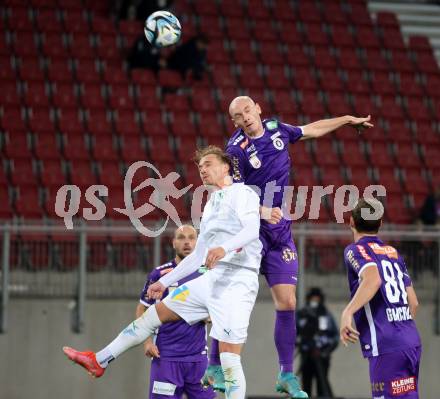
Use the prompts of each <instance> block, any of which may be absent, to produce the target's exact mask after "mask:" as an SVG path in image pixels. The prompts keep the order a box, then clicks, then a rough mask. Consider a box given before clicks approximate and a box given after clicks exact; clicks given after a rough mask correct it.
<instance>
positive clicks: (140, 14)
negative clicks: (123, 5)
mask: <svg viewBox="0 0 440 399" xmlns="http://www.w3.org/2000/svg"><path fill="white" fill-rule="evenodd" d="M172 3H173V0H143V1H140V2H139V5H138V7H137V10H136V14H137V19H138V20H140V21H145V20H146V19H147V17H148V16H149V15H150V14H152V13H153V12H155V11H159V10H168V9H169V8H170V7H171V5H172Z"/></svg>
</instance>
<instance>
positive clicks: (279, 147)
mask: <svg viewBox="0 0 440 399" xmlns="http://www.w3.org/2000/svg"><path fill="white" fill-rule="evenodd" d="M272 143H273V146H274V147H275V148H276V149H277V150H278V151H281V150H282V149H284V142H283V140H281V139H280V138H279V137H278V138H276V139H275V140H273V142H272Z"/></svg>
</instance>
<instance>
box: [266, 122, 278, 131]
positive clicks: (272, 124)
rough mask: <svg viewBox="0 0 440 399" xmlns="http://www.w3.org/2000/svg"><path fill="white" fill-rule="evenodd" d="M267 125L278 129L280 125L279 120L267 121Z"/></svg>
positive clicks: (271, 128)
mask: <svg viewBox="0 0 440 399" xmlns="http://www.w3.org/2000/svg"><path fill="white" fill-rule="evenodd" d="M266 127H267V128H268V129H269V130H274V129H276V128H277V127H278V122H277V121H269V122H267V123H266Z"/></svg>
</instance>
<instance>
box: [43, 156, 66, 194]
mask: <svg viewBox="0 0 440 399" xmlns="http://www.w3.org/2000/svg"><path fill="white" fill-rule="evenodd" d="M42 166H43V167H42V170H41V172H40V179H41V182H42V183H43V185H44V186H46V187H54V188H58V187H61V186H62V185H63V184H65V183H66V177H65V176H64V173H63V170H62V167H61V162H60V161H59V160H48V159H45V160H44V161H43V164H42Z"/></svg>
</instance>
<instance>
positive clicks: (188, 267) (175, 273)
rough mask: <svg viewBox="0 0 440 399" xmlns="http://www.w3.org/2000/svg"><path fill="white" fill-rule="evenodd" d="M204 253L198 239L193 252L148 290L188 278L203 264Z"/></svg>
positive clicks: (204, 249)
mask: <svg viewBox="0 0 440 399" xmlns="http://www.w3.org/2000/svg"><path fill="white" fill-rule="evenodd" d="M205 253H206V245H205V242H204V240H203V238H202V237H199V238H198V240H197V243H196V246H195V248H194V251H193V252H192V253H191V254H190V255H188V256H187V257H186V258H185V259H183V260H182V261H181V262H180V263H179V264H178V265H177V266H176V267H175V268H174V269H173V270H172V271H170V272H169V273H167V274H165V275H164V276H162V277H161V278H160V279H159V281H157V282H156V283H154V284H152V285H151V286H150V288H151V287H153V286H156V285H157V284H160V285H162V286H163V287H165V288H166V287H169V286H170V285H171V284H174V283H175V282H177V281H179V280H181V279H182V278H184V277H186V276H189V275H190V274H191V273H193V272H195V271H196V270H197V269H198V268H199V267H200V265H202V264H203V261H204V259H203V258H204V256H205ZM155 299H159V298H155Z"/></svg>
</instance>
